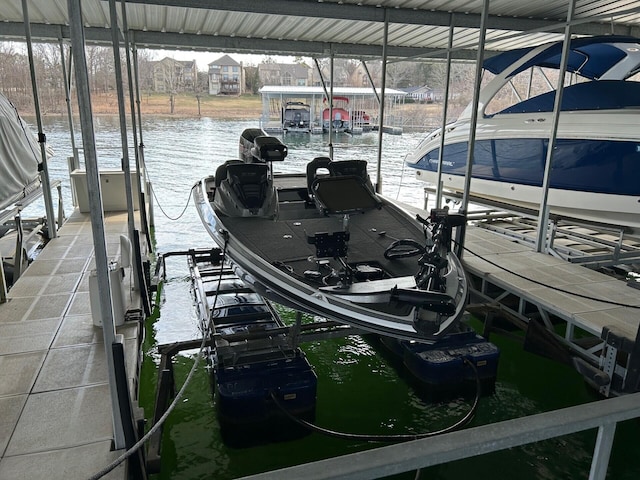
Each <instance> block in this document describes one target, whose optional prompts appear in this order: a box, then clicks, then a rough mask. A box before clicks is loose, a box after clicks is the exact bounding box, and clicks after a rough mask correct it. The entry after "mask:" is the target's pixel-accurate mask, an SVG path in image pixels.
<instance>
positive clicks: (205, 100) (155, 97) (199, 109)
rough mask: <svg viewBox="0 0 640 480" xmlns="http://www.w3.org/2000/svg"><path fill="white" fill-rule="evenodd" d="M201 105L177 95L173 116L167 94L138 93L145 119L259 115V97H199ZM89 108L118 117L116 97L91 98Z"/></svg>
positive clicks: (232, 117)
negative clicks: (148, 117)
mask: <svg viewBox="0 0 640 480" xmlns="http://www.w3.org/2000/svg"><path fill="white" fill-rule="evenodd" d="M199 100H200V102H199V103H200V105H199V106H198V98H197V97H196V95H195V94H185V93H182V94H176V95H174V97H173V112H172V111H171V99H170V95H169V94H168V93H150V94H147V93H141V94H140V109H141V111H142V114H143V115H144V114H147V115H176V116H193V117H197V116H202V117H215V118H221V119H234V120H235V119H237V120H240V119H247V120H250V119H256V118H259V117H260V115H261V113H262V101H261V99H260V96H259V95H242V96H239V97H237V96H216V95H208V94H204V93H203V94H202V95H200V98H199ZM91 104H92V109H93V113H94V114H114V115H115V114H117V113H118V100H117V97H116V95H115V94H112V93H109V94H106V95H93V96H92V97H91ZM127 106H128V105H127Z"/></svg>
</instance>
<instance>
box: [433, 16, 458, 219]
mask: <svg viewBox="0 0 640 480" xmlns="http://www.w3.org/2000/svg"><path fill="white" fill-rule="evenodd" d="M453 33H454V26H453V14H451V15H450V16H449V42H448V43H447V68H446V72H445V83H444V99H443V102H442V128H441V129H440V151H439V152H438V180H437V182H436V208H440V205H442V159H443V158H444V137H445V134H446V130H447V110H448V109H449V84H450V83H451V57H452V53H453V52H452V51H451V50H452V48H453Z"/></svg>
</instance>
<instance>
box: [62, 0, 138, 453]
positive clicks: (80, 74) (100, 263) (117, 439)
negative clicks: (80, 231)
mask: <svg viewBox="0 0 640 480" xmlns="http://www.w3.org/2000/svg"><path fill="white" fill-rule="evenodd" d="M67 8H68V12H69V28H70V37H71V45H72V53H73V60H74V62H73V64H74V67H75V76H76V92H77V95H78V111H79V114H80V125H81V131H82V143H83V145H84V159H85V165H86V170H87V186H88V187H89V188H88V193H89V212H90V215H91V233H92V239H93V246H94V257H95V262H96V269H97V272H98V290H99V292H100V311H101V314H102V334H103V342H104V348H105V355H106V357H107V373H108V379H109V393H110V399H111V414H112V421H113V444H114V448H115V449H116V450H121V449H123V448H125V444H126V442H125V437H124V432H123V425H122V416H121V412H120V406H119V404H118V391H117V385H116V378H115V371H114V358H113V350H112V345H113V343H114V341H115V326H114V319H113V306H112V303H111V285H110V281H109V271H108V256H107V244H106V236H105V235H106V234H105V224H104V212H103V209H102V193H101V190H100V178H99V175H100V173H99V171H98V153H97V151H96V142H95V132H94V128H93V113H92V110H91V92H90V88H89V74H88V72H87V59H86V55H85V42H84V27H83V23H82V6H81V2H80V0H67Z"/></svg>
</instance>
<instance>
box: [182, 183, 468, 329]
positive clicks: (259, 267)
mask: <svg viewBox="0 0 640 480" xmlns="http://www.w3.org/2000/svg"><path fill="white" fill-rule="evenodd" d="M278 182H280V183H278ZM214 185H215V179H214V178H212V177H209V178H205V179H203V180H202V181H201V182H199V183H198V184H197V185H196V186H195V187H194V190H193V195H194V199H195V203H196V206H197V208H198V212H199V214H200V216H201V219H202V222H203V224H204V226H205V228H206V229H207V231H208V232H209V234H210V235H211V237H212V238H213V239H214V241H215V242H216V243H217V244H218V245H219V246H220V248H221V249H222V250H223V251H224V252H225V253H226V255H227V258H229V259H230V261H231V265H232V268H233V269H234V270H235V272H236V274H237V275H238V276H239V277H240V278H241V279H242V281H243V282H245V283H246V284H247V285H249V286H251V288H253V289H254V290H255V291H257V292H258V293H260V294H261V295H263V296H265V297H266V298H268V299H270V300H273V301H275V302H277V303H280V304H283V305H285V306H289V307H292V308H295V309H297V310H301V311H304V312H307V313H310V314H313V315H317V316H320V317H324V318H329V319H332V320H336V321H338V322H341V323H345V324H349V325H352V326H354V327H356V328H361V329H363V330H366V331H369V332H373V333H377V334H381V335H388V336H397V337H401V338H406V339H424V338H433V337H437V336H440V335H444V334H445V333H446V332H447V331H448V330H449V329H450V328H451V327H453V326H454V325H455V324H457V322H458V321H459V320H460V318H461V317H462V314H463V313H464V308H465V305H466V296H467V284H466V277H465V274H464V270H463V269H462V266H461V264H460V262H459V260H458V259H457V257H456V256H455V255H453V254H452V253H451V252H449V254H448V255H447V261H448V263H449V265H450V268H449V269H448V271H447V272H446V276H447V292H446V293H447V294H448V295H449V296H450V297H451V298H453V299H454V301H455V311H454V312H453V313H452V314H451V315H450V316H448V317H446V318H443V319H442V321H441V323H440V324H439V328H438V329H437V330H436V331H434V332H431V333H428V334H425V332H424V331H418V330H420V329H419V328H418V329H416V314H417V309H416V308H414V307H411V306H407V305H401V306H399V307H396V306H395V304H394V302H393V301H392V299H391V293H390V289H389V288H388V287H389V285H391V286H392V287H393V285H394V284H393V282H394V280H393V278H394V277H398V280H397V281H396V284H402V285H404V283H405V282H410V281H411V279H412V278H413V274H414V273H415V272H416V270H417V267H418V265H417V261H416V259H415V258H412V259H400V260H394V261H386V260H385V259H384V258H383V256H382V251H384V247H385V246H387V245H389V244H390V243H392V239H391V238H389V237H388V236H386V231H389V232H392V231H393V234H394V235H402V234H404V233H407V234H408V233H411V235H412V236H413V237H414V238H417V239H420V238H421V237H422V239H423V241H424V233H423V232H422V227H421V224H419V223H418V222H417V221H416V220H415V219H412V218H411V217H410V216H408V214H406V213H405V212H402V211H400V209H398V208H396V207H394V206H392V205H391V204H389V203H386V202H385V204H384V207H383V208H381V209H379V210H377V209H376V210H374V211H372V212H367V213H366V214H364V215H352V216H351V219H350V220H349V225H350V233H351V235H352V241H351V242H350V246H349V248H350V249H352V250H350V253H349V260H350V261H352V260H353V261H355V259H358V258H362V259H365V258H366V257H367V255H373V252H374V251H379V252H380V253H379V254H377V255H375V256H374V258H376V259H381V260H382V263H384V264H385V268H386V269H388V270H389V271H390V272H391V274H390V275H389V276H390V277H391V278H387V279H386V280H385V281H379V282H378V281H374V282H365V283H363V284H362V285H365V287H366V289H371V290H372V293H371V294H369V295H365V296H366V297H367V298H363V296H362V294H361V292H359V291H352V290H346V291H345V290H341V289H339V288H338V289H336V288H335V286H334V287H328V288H326V289H323V288H319V286H318V285H313V284H311V283H310V282H309V281H307V280H306V279H305V278H304V275H305V272H306V271H307V270H310V269H313V268H314V267H315V265H316V264H315V263H314V262H313V261H311V258H310V257H313V256H314V253H313V252H314V251H315V250H313V249H312V247H313V246H312V245H309V244H308V243H307V238H306V237H307V233H311V232H318V231H325V232H326V231H336V230H342V226H343V225H342V222H343V219H342V218H335V217H328V216H326V215H322V214H319V213H318V212H317V210H315V209H314V208H308V207H307V206H305V205H304V204H305V200H302V199H301V198H302V196H303V194H304V192H307V188H306V180H305V177H304V176H298V175H289V176H282V177H278V178H276V187H277V189H278V192H279V194H280V197H279V198H280V202H279V211H278V216H277V218H242V217H231V216H225V215H223V214H220V212H218V211H216V210H215V209H214V208H213V206H212V203H211V201H210V200H211V198H213V196H214V193H213V192H214V191H215V186H214ZM394 229H396V230H395V231H394ZM354 239H355V240H358V241H354ZM352 246H353V247H352ZM414 281H415V280H414ZM355 285H361V284H355ZM376 285H380V287H381V288H380V289H379V291H376V289H375V286H376ZM383 287H384V288H383ZM355 290H357V289H355ZM392 304H393V305H394V306H393V307H389V305H392Z"/></svg>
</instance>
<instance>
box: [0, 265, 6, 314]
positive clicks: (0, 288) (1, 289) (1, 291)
mask: <svg viewBox="0 0 640 480" xmlns="http://www.w3.org/2000/svg"><path fill="white" fill-rule="evenodd" d="M0 303H7V279H6V277H5V276H4V267H3V266H2V253H0Z"/></svg>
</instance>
